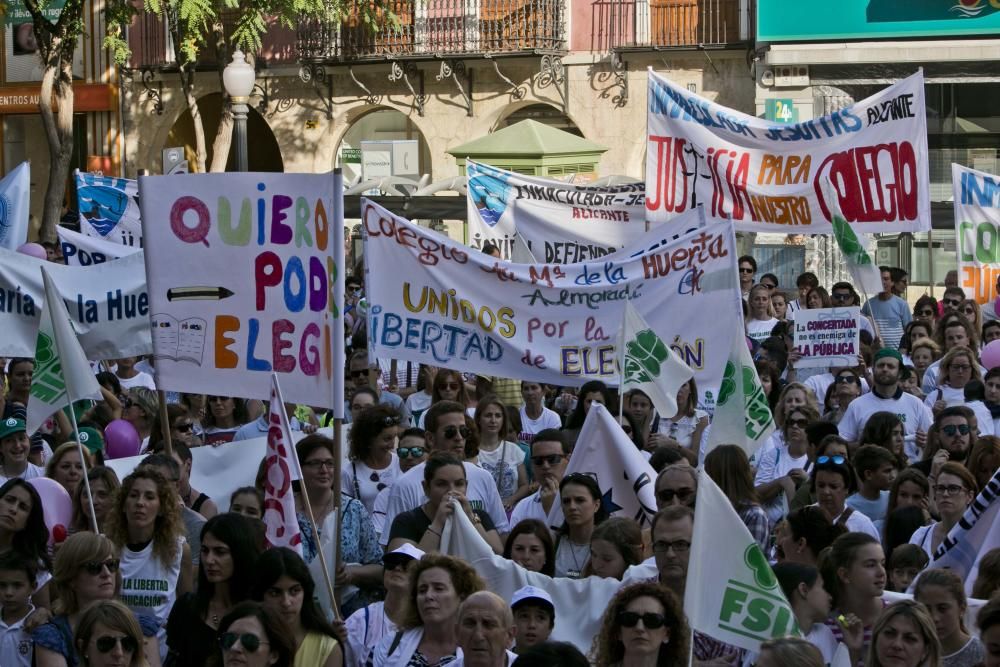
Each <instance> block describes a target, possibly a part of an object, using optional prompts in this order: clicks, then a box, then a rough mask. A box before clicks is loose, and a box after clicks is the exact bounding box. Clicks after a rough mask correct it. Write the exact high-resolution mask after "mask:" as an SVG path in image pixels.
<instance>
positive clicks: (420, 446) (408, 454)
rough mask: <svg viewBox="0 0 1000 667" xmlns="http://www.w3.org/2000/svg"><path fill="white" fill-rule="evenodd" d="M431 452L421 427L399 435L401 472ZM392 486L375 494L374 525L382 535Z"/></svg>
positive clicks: (398, 451) (422, 461) (398, 447)
mask: <svg viewBox="0 0 1000 667" xmlns="http://www.w3.org/2000/svg"><path fill="white" fill-rule="evenodd" d="M428 456H430V452H429V451H428V450H427V440H426V439H425V438H424V432H423V431H422V430H420V429H419V428H416V427H413V428H408V429H406V430H405V431H403V433H402V434H401V435H400V436H399V444H398V445H397V446H396V457H397V460H398V461H399V474H400V475H402V474H403V473H405V472H407V471H409V470H410V469H411V468H415V467H417V466H418V465H420V464H421V463H424V462H425V461H426V460H427V458H428ZM391 491H392V486H387V487H385V488H384V489H382V490H381V491H379V492H378V495H377V496H375V503H374V504H373V505H372V525H374V526H375V532H376V533H377V534H378V535H379V536H380V537H381V535H382V530H383V529H384V528H385V513H386V510H387V509H388V508H389V493H390V492H391Z"/></svg>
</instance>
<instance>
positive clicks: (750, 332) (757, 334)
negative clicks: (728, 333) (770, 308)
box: [746, 317, 778, 343]
mask: <svg viewBox="0 0 1000 667" xmlns="http://www.w3.org/2000/svg"><path fill="white" fill-rule="evenodd" d="M777 323H778V319H777V318H775V317H772V318H771V319H769V320H755V319H749V320H747V323H746V326H747V337H748V338H750V339H751V340H753V341H754V342H756V343H759V342H760V341H762V340H764V339H765V338H768V337H770V335H771V330H772V329H774V325H776V324H777Z"/></svg>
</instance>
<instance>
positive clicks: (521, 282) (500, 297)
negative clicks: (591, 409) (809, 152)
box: [361, 199, 741, 396]
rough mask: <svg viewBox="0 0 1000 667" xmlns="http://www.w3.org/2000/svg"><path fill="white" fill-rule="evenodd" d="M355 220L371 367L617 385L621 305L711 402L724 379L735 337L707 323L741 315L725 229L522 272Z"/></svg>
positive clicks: (424, 236)
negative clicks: (421, 366) (383, 361)
mask: <svg viewBox="0 0 1000 667" xmlns="http://www.w3.org/2000/svg"><path fill="white" fill-rule="evenodd" d="M361 214H362V221H363V222H362V224H363V227H364V232H365V267H366V276H365V278H366V295H367V299H368V304H369V308H368V334H369V345H368V353H369V355H370V356H371V358H372V359H375V358H379V357H383V358H395V359H398V360H400V361H413V362H417V363H427V364H431V365H434V366H442V367H445V368H457V369H462V370H463V371H465V372H470V373H481V374H483V375H499V376H501V377H509V378H519V379H524V380H534V381H537V382H546V383H551V384H555V385H560V386H569V385H574V386H579V385H582V384H583V383H585V382H587V381H588V380H594V379H600V380H603V381H604V382H607V383H608V384H611V385H617V384H618V382H619V374H618V364H617V359H618V358H619V354H618V349H617V348H618V345H619V329H620V326H621V322H622V320H623V317H624V307H625V300H626V299H630V300H631V302H632V305H633V306H634V307H635V308H636V310H637V311H639V313H640V314H641V315H642V316H643V318H644V319H645V320H646V322H648V323H649V326H650V328H652V330H653V331H654V332H655V333H656V335H657V336H659V337H660V338H661V339H662V340H664V341H666V342H667V344H668V345H670V347H671V348H672V349H673V350H674V351H675V352H677V354H678V356H679V357H680V358H681V359H683V360H684V362H685V363H686V364H687V365H688V366H690V367H691V369H692V370H694V371H695V377H696V378H697V380H698V383H699V385H700V388H702V390H703V396H708V395H709V394H711V393H713V392H714V391H715V389H716V388H717V387H718V386H719V382H720V381H721V379H722V372H723V370H724V368H725V365H726V360H727V358H728V356H729V349H730V345H731V341H732V337H733V336H736V335H741V332H740V331H737V330H735V329H733V328H726V327H719V326H718V325H717V321H716V320H715V319H713V318H711V317H706V316H705V314H706V313H726V312H736V311H738V310H739V309H740V308H741V306H740V294H739V291H738V287H737V281H736V278H735V276H736V273H735V261H736V253H735V236H734V234H733V231H732V226H731V225H725V224H718V225H711V226H709V227H706V228H705V229H704V230H698V231H696V232H692V233H691V234H688V235H685V236H682V237H681V238H679V239H677V240H673V241H666V242H664V243H662V244H661V243H660V235H659V234H657V230H653V231H652V232H649V237H648V238H649V245H647V246H646V250H644V251H641V252H637V253H636V254H635V255H634V256H629V255H628V253H626V252H622V253H616V254H615V255H614V256H613V257H612V256H609V257H608V258H605V259H604V260H602V261H599V262H594V263H583V264H570V265H551V264H542V265H525V264H510V263H506V262H497V261H496V260H494V259H493V258H491V257H488V256H486V255H483V254H482V253H479V252H469V251H468V248H467V247H465V246H463V245H461V244H459V243H456V242H455V241H452V240H451V239H449V238H447V237H446V236H443V235H441V234H438V233H436V232H433V231H431V230H429V229H426V228H424V227H420V226H418V225H415V224H413V223H411V222H409V221H408V220H405V219H403V218H400V217H398V216H396V215H393V214H392V213H390V212H389V211H387V210H386V209H384V208H382V207H381V206H378V205H377V204H374V203H372V202H371V201H368V200H365V199H363V200H362V203H361ZM654 248H655V249H654ZM374 267H392V270H376V269H375V268H374ZM705 390H707V391H705Z"/></svg>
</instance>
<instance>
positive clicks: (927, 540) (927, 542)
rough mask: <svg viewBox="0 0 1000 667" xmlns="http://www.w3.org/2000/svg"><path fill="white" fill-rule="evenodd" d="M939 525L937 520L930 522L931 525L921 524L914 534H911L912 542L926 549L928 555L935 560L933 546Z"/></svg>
mask: <svg viewBox="0 0 1000 667" xmlns="http://www.w3.org/2000/svg"><path fill="white" fill-rule="evenodd" d="M936 527H937V521H935V522H934V523H932V524H930V525H929V526H920V528H917V529H916V530H915V531H913V535H910V544H916V545H917V546H918V547H920V548H921V549H923V550H924V553H926V554H927V557H928V558H930V559H931V560H934V547H933V546H931V542H933V537H934V529H935V528H936Z"/></svg>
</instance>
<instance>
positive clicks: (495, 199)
mask: <svg viewBox="0 0 1000 667" xmlns="http://www.w3.org/2000/svg"><path fill="white" fill-rule="evenodd" d="M465 173H466V175H467V176H468V188H467V189H466V193H467V194H466V201H467V203H468V212H469V215H468V220H469V244H470V245H471V246H472V247H473V248H476V249H477V250H478V249H480V248H482V247H483V242H484V241H492V242H493V243H494V244H495V245H496V246H497V247H498V248H500V255H501V257H502V258H503V259H508V260H509V259H514V255H515V243H516V241H517V238H518V237H520V238H521V239H522V240H523V241H524V242H525V243H526V244H527V246H528V248H529V249H530V251H531V254H532V255H533V256H534V257H535V258H536V259H537V260H538V261H539V262H543V263H546V264H575V263H577V262H584V261H590V260H595V259H598V258H600V257H604V256H605V255H609V254H611V253H613V252H615V251H616V250H618V249H619V248H621V247H622V246H624V245H627V244H628V243H631V242H632V241H634V240H635V239H637V238H639V237H640V236H642V234H643V233H644V232H645V231H646V215H645V213H646V211H645V196H646V195H645V186H644V185H643V184H642V183H629V184H625V185H612V186H605V187H593V186H587V185H572V184H569V183H563V182H562V181H556V180H553V179H550V178H538V177H536V176H525V175H523V174H517V173H514V172H512V171H506V170H504V169H498V168H496V167H492V166H490V165H488V164H482V163H479V162H473V161H472V160H467V161H466V163H465Z"/></svg>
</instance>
